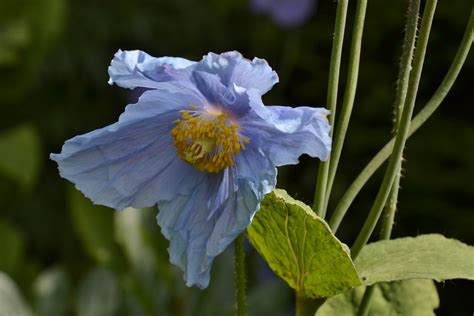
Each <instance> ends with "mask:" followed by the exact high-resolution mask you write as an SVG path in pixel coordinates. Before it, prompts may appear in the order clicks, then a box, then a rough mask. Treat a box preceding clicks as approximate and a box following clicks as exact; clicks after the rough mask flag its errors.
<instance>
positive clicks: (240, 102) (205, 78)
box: [192, 71, 250, 118]
mask: <svg viewBox="0 0 474 316" xmlns="http://www.w3.org/2000/svg"><path fill="white" fill-rule="evenodd" d="M192 79H193V82H194V83H195V85H196V87H197V89H198V90H199V92H200V93H201V94H202V95H204V96H205V97H206V100H207V102H208V104H211V105H213V106H217V107H222V108H223V109H224V111H225V112H226V113H228V114H231V115H232V116H233V117H234V118H238V117H241V116H243V115H245V114H246V113H247V112H248V111H249V110H250V107H249V98H248V95H247V94H246V93H245V92H242V91H237V90H236V89H235V87H234V86H231V87H227V86H225V85H223V84H222V82H221V81H220V78H219V76H217V75H215V74H211V73H208V72H203V71H195V72H193V75H192Z"/></svg>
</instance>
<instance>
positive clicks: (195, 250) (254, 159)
mask: <svg viewBox="0 0 474 316" xmlns="http://www.w3.org/2000/svg"><path fill="white" fill-rule="evenodd" d="M275 183H276V168H275V167H274V166H273V165H272V164H271V162H270V161H269V160H268V159H267V158H265V156H264V155H263V153H262V152H259V151H258V149H256V150H254V149H248V150H246V151H244V152H243V153H242V154H241V155H239V159H238V160H237V161H236V165H235V167H234V168H229V169H226V170H225V171H223V172H222V173H220V174H216V175H208V177H207V178H206V179H205V180H204V181H203V182H202V183H201V184H199V185H198V186H196V187H195V190H194V191H193V192H192V193H191V194H190V195H189V196H179V197H177V198H175V199H174V200H172V201H166V202H161V203H159V207H160V213H159V214H158V217H157V219H158V224H159V225H160V227H161V231H162V233H163V235H164V236H165V237H166V238H168V239H169V240H170V247H169V249H168V250H169V254H170V261H171V262H172V263H173V264H176V265H177V266H179V267H180V268H181V269H182V270H183V272H184V279H185V281H186V284H187V285H188V286H192V285H197V286H199V287H201V288H205V287H207V285H208V284H209V276H210V269H211V265H212V261H213V260H214V257H215V256H217V255H219V254H220V253H222V252H223V251H224V250H225V249H226V248H227V247H228V246H229V245H230V244H231V243H232V242H233V241H234V239H235V238H236V237H237V236H238V235H239V234H240V233H242V232H243V231H244V230H245V229H246V228H247V227H248V225H249V224H250V222H251V220H252V218H253V216H254V215H255V212H256V211H257V210H258V208H259V205H260V201H261V200H262V199H263V197H264V195H265V194H266V193H268V192H270V191H272V190H273V189H274V187H275Z"/></svg>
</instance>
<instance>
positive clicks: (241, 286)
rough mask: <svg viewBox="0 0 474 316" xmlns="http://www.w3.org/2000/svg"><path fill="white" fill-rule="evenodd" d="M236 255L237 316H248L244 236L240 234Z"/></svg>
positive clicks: (235, 247)
mask: <svg viewBox="0 0 474 316" xmlns="http://www.w3.org/2000/svg"><path fill="white" fill-rule="evenodd" d="M234 253H235V288H236V296H237V304H236V315H237V316H246V315H247V297H246V294H245V283H246V278H245V251H244V235H243V233H242V234H240V235H239V236H238V237H237V238H236V239H235V242H234Z"/></svg>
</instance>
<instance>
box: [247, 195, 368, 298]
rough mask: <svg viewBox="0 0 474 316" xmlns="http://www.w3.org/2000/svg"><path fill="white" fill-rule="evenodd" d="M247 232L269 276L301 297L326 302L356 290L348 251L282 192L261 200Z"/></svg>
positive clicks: (305, 208)
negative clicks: (325, 300)
mask: <svg viewBox="0 0 474 316" xmlns="http://www.w3.org/2000/svg"><path fill="white" fill-rule="evenodd" d="M247 232H248V236H249V239H250V242H251V243H252V245H253V246H254V247H255V248H256V249H257V251H258V252H259V253H260V254H261V255H262V256H263V258H264V259H265V260H266V261H267V262H268V264H269V266H270V267H271V268H272V270H273V271H275V273H276V274H277V275H278V276H280V277H281V278H283V279H284V280H285V281H286V282H287V283H288V284H289V285H290V286H291V287H292V288H294V289H295V290H296V291H297V292H298V293H300V295H305V296H307V297H313V298H318V297H328V296H333V295H336V294H339V293H342V292H344V291H346V290H348V289H350V288H353V287H356V286H358V285H360V284H361V283H360V280H359V278H358V276H357V272H356V270H355V268H354V265H353V263H352V260H351V257H350V255H349V252H348V250H347V247H346V246H345V245H344V244H343V243H341V242H340V241H339V240H338V239H337V238H336V237H335V236H334V235H333V233H332V232H331V230H330V228H329V226H328V225H327V224H326V222H324V220H323V219H321V218H319V217H318V216H316V215H315V214H314V213H313V212H312V211H311V208H310V207H309V206H307V205H305V204H304V203H302V202H300V201H297V200H294V199H293V198H292V197H290V196H289V195H288V194H287V193H286V191H284V190H275V191H274V192H272V193H269V194H267V195H266V196H265V198H264V199H263V201H262V203H261V208H260V210H259V211H258V212H257V214H256V215H255V218H254V219H253V221H252V225H250V227H249V228H248V229H247Z"/></svg>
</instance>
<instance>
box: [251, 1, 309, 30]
mask: <svg viewBox="0 0 474 316" xmlns="http://www.w3.org/2000/svg"><path fill="white" fill-rule="evenodd" d="M316 3H317V2H316V0H251V1H250V7H251V9H252V10H253V11H254V12H256V13H266V14H268V15H270V17H271V19H272V20H273V21H274V22H275V23H276V24H278V25H279V26H281V27H284V28H294V27H298V26H301V25H302V24H304V23H305V22H307V21H308V20H309V19H310V18H311V16H312V15H313V12H314V10H315V8H316Z"/></svg>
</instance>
